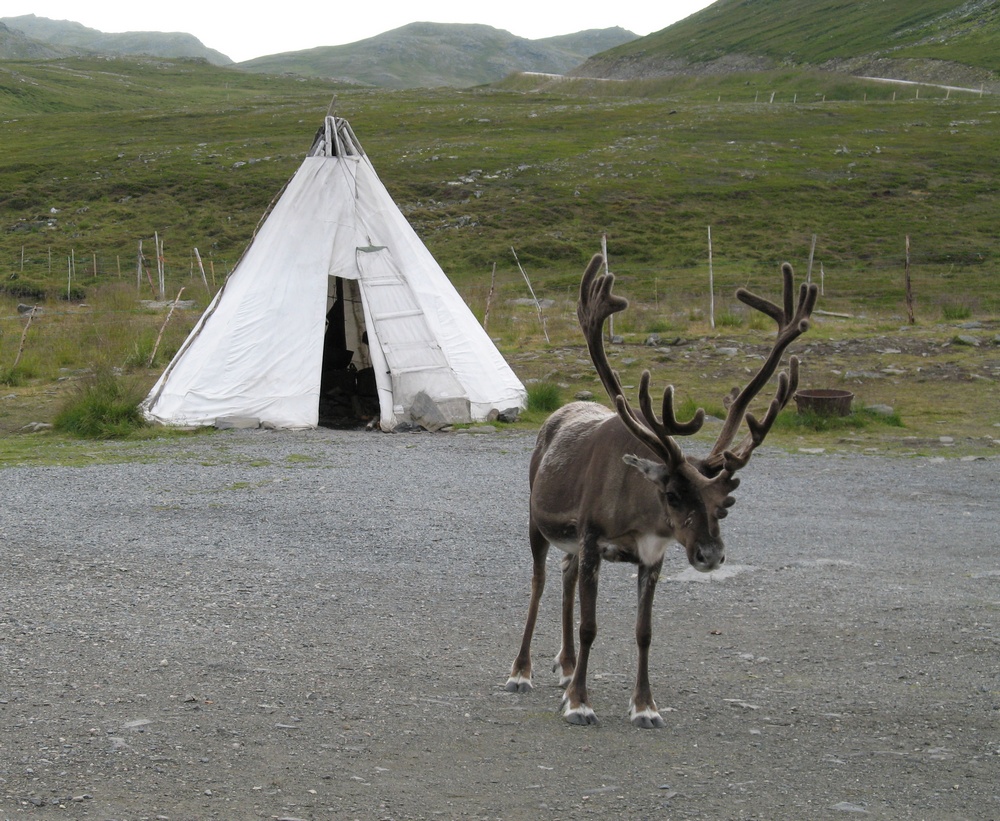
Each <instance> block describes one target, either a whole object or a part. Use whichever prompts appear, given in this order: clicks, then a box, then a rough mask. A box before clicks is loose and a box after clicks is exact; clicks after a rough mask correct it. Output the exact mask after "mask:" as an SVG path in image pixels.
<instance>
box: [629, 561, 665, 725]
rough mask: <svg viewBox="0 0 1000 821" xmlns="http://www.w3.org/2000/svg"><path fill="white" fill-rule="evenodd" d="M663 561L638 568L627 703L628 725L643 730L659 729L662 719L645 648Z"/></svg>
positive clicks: (650, 627) (651, 638) (649, 639)
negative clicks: (634, 659)
mask: <svg viewBox="0 0 1000 821" xmlns="http://www.w3.org/2000/svg"><path fill="white" fill-rule="evenodd" d="M662 567H663V561H662V560H661V561H659V562H657V563H656V564H655V565H653V566H652V567H647V566H646V565H644V564H640V565H639V610H638V613H637V614H636V619H635V643H636V645H638V648H639V665H638V670H637V672H636V677H635V691H634V692H633V693H632V702H631V704H629V718H630V719H631V720H632V724H633V725H634V726H636V727H642V728H643V729H647V730H648V729H650V728H653V727H663V726H664V722H663V719H662V718H660V713H659V711H658V710H657V709H656V703H655V702H654V701H653V694H652V691H651V690H650V689H649V645H650V644H651V643H652V640H653V595H654V594H655V593H656V582H657V581H658V580H659V578H660V569H661V568H662Z"/></svg>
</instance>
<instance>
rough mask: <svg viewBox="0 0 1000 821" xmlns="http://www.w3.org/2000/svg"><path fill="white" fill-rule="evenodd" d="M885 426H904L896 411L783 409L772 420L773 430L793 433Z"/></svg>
mask: <svg viewBox="0 0 1000 821" xmlns="http://www.w3.org/2000/svg"><path fill="white" fill-rule="evenodd" d="M878 426H886V427H894V428H901V427H904V425H903V420H902V419H901V418H900V416H899V414H898V413H895V412H893V413H891V414H881V413H876V412H874V411H870V410H863V409H862V410H858V411H852V412H851V413H849V414H848V415H847V416H834V415H831V414H825V413H816V412H814V411H803V412H797V411H784V412H783V413H781V414H779V415H778V418H777V419H775V420H774V428H773V430H775V431H784V432H786V433H793V432H796V431H815V432H817V433H826V432H828V431H848V430H853V431H856V430H863V429H865V428H871V427H878Z"/></svg>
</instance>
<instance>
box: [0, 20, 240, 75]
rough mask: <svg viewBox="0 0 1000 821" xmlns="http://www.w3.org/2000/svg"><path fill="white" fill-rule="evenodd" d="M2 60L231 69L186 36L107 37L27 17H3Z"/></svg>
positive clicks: (224, 59) (77, 25)
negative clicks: (186, 62) (102, 57)
mask: <svg viewBox="0 0 1000 821" xmlns="http://www.w3.org/2000/svg"><path fill="white" fill-rule="evenodd" d="M0 24H2V25H3V26H4V28H3V29H0V59H5V60H21V59H45V58H48V57H59V56H66V55H68V54H108V55H116V56H117V55H147V56H151V57H172V58H173V57H186V58H196V59H203V60H207V61H208V62H209V63H212V64H214V65H218V66H225V65H232V62H233V61H232V60H230V59H229V58H228V57H227V56H226V55H225V54H222V53H221V52H219V51H216V50H215V49H211V48H208V47H207V46H205V45H204V44H203V43H202V42H201V40H199V39H198V38H197V37H195V36H194V35H192V34H185V33H183V32H160V31H126V32H121V33H117V34H108V33H106V32H103V31H98V30H97V29H92V28H87V27H86V26H84V25H81V24H80V23H74V22H72V21H70V20H50V19H48V18H46V17H36V16H35V15H34V14H26V15H22V16H21V17H2V18H0Z"/></svg>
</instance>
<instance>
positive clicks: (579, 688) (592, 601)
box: [563, 529, 601, 724]
mask: <svg viewBox="0 0 1000 821" xmlns="http://www.w3.org/2000/svg"><path fill="white" fill-rule="evenodd" d="M597 536H598V534H597V532H596V531H594V530H591V529H587V530H585V531H584V533H583V538H582V540H581V544H580V555H579V558H578V560H577V561H578V563H579V587H580V654H579V657H578V658H577V663H576V669H574V670H573V677H572V678H571V679H570V682H569V686H568V687H567V688H566V692H565V694H564V695H563V718H564V719H566V721H568V722H569V723H570V724H596V723H597V715H596V714H595V713H594V711H593V709H591V707H590V701H589V698H588V697H587V664H588V662H589V661H590V648H591V645H593V643H594V639H595V638H596V636H597V580H598V576H599V574H600V567H601V555H600V552H599V551H598V547H597Z"/></svg>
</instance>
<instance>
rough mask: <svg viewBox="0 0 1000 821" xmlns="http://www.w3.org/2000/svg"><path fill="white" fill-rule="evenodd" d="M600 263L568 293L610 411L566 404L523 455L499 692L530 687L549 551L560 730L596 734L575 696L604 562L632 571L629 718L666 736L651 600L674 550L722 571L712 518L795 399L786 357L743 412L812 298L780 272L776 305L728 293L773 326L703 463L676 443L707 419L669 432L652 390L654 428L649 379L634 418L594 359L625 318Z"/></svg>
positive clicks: (669, 413)
mask: <svg viewBox="0 0 1000 821" xmlns="http://www.w3.org/2000/svg"><path fill="white" fill-rule="evenodd" d="M603 266H604V258H603V257H602V256H601V255H600V254H598V255H597V256H595V257H594V258H593V259H592V260H591V261H590V264H589V265H588V266H587V269H586V271H585V272H584V275H583V279H582V281H581V283H580V302H579V305H578V308H577V317H578V318H579V320H580V326H581V328H582V329H583V333H584V336H585V338H586V340H587V348H588V349H589V351H590V357H591V359H592V361H593V363H594V367H595V368H596V370H597V374H598V376H599V377H600V379H601V383H602V384H603V385H604V389H605V390H606V391H607V393H608V395H609V396H610V397H611V400H612V401H613V402H614V405H615V411H617V412H615V411H611V410H609V409H607V408H605V407H603V406H602V405H598V404H596V403H593V402H573V403H571V404H569V405H566V406H564V407H562V408H560V409H559V410H557V411H556V412H555V413H553V414H552V415H551V416H550V417H549V419H548V420H547V421H546V422H545V424H544V425H543V426H542V428H541V430H540V431H539V433H538V438H537V442H536V444H535V450H534V452H533V454H532V457H531V465H530V472H529V484H530V487H531V501H530V515H529V524H528V538H529V542H530V545H531V556H532V561H533V566H532V577H531V600H530V604H529V606H528V618H527V621H526V623H525V626H524V634H523V638H522V640H521V649H520V651H519V652H518V654H517V657H516V658H515V659H514V664H513V666H512V668H511V672H510V678H508V680H507V684H506V687H505V689H506V690H507V691H508V692H517V693H523V692H527V691H528V690H530V689H531V688H532V683H531V673H532V669H531V637H532V634H533V633H534V630H535V621H536V619H537V617H538V605H539V601H540V599H541V596H542V590H543V588H544V586H545V561H546V558H547V556H548V552H549V546H550V545H555V546H556V547H558V548H559V549H560V550H562V551H563V552H564V555H563V558H562V589H563V598H562V647H561V649H560V650H559V655H558V656H556V659H555V665H554V666H553V671H555V670H556V669H557V668H558V669H559V670H560V678H559V684H560V686H562V687H565V688H566V690H565V693H564V695H563V717H564V718H565V719H566V721H568V722H569V723H571V724H594V723H596V721H597V716H596V714H595V713H594V711H593V709H591V707H590V702H589V698H588V694H587V664H588V661H589V660H590V648H591V645H592V644H593V643H594V638H595V636H596V635H597V613H596V609H597V582H598V572H599V570H600V566H601V562H602V561H613V562H630V563H632V564H635V565H638V568H639V572H638V577H639V584H638V588H639V589H638V593H639V603H638V613H637V617H636V626H635V638H636V644H637V645H638V649H639V660H638V670H637V674H636V681H635V689H634V691H633V693H632V698H631V702H630V704H629V717H630V719H631V722H632V724H633V725H634V726H636V727H643V728H652V727H662V726H664V722H663V719H662V718H661V717H660V714H659V712H658V710H657V708H656V704H655V702H654V701H653V696H652V693H651V691H650V687H649V646H650V642H651V639H652V613H653V594H654V592H655V590H656V583H657V581H658V579H659V576H660V570H661V568H662V566H663V557H664V554H665V552H666V550H667V547H668V546H669V544H670V543H671V541H672V540H676V541H677V542H679V543H680V544H681V545H683V547H684V550H685V551H686V552H687V558H688V561H689V562H690V563H691V565H692V566H693V567H694V568H696V569H697V570H700V571H702V572H706V573H707V572H709V571H711V570H715V569H716V568H717V567H719V566H720V565H722V563H723V562H725V560H726V552H725V546H724V544H723V541H722V538H721V536H720V530H719V520H720V519H723V518H725V516H726V514H727V513H728V512H729V508H730V507H732V505H733V504H734V503H735V501H736V500H735V499H734V498H733V496H732V495H731V494H732V493H733V491H735V490H736V488H737V486H738V485H739V483H740V480H739V479H738V478H737V477H736V476H735V474H736V472H737V471H738V470H740V469H741V468H743V467H744V466H745V465H746V464H747V462H749V460H750V456H751V454H752V453H753V451H754V449H755V448H757V447H758V446H759V445H760V443H761V442H763V441H764V437H765V436H767V433H768V431H769V430H770V429H771V426H772V425H773V424H774V420H775V418H776V417H777V416H778V413H779V412H780V411H781V409H782V408H784V407H785V405H786V404H787V403H788V400H789V399H790V398H791V396H792V395H793V394H794V393H795V389H796V386H797V385H798V373H799V367H798V365H799V363H798V359H797V358H796V357H794V356H793V357H791V358H790V361H789V366H788V371H787V372H781V373H780V374H779V377H778V386H777V390H776V392H775V394H774V398H773V399H772V400H771V403H770V406H769V407H768V409H767V412H766V414H765V415H764V418H763V419H761V420H759V421H758V419H757V418H756V417H754V416H753V415H752V414H750V413H748V412H747V411H748V408H749V405H750V402H751V401H752V400H753V398H754V397H755V396H756V395H757V394H758V393H759V392H760V391H761V389H762V388H763V387H764V386H765V384H767V382H768V381H769V380H770V379H771V377H772V376H773V375H774V372H775V371H776V370H777V368H778V365H779V363H780V362H781V357H782V355H783V354H784V352H785V349H786V348H788V346H789V345H790V344H791V343H792V341H793V340H795V339H796V338H797V337H799V336H800V335H801V334H803V333H804V332H805V331H806V330H807V329H808V327H809V316H810V315H811V313H812V310H813V308H814V306H815V304H816V297H817V293H818V289H817V287H816V286H815V285H806V284H805V283H803V284H802V286H801V288H800V289H799V295H798V302H797V304H793V301H794V282H793V273H792V267H791V265H789V264H788V263H785V264H784V265H782V267H781V273H782V277H783V284H784V294H783V304H782V306H780V307H779V306H778V305H775V304H774V303H772V302H770V301H768V300H766V299H764V298H762V297H759V296H757V295H756V294H753V293H750V292H749V291H747V290H746V289H743V288H740V289H739V290H737V291H736V296H737V298H738V299H739V300H740V301H741V302H743V303H745V304H746V305H748V306H750V307H751V308H753V309H755V310H758V311H761V312H763V313H765V314H767V315H768V316H769V317H771V318H772V319H774V320H775V321H776V322H777V325H778V334H777V339H776V340H775V342H774V346H773V347H772V349H771V352H770V353H769V354H768V356H767V358H766V359H765V361H764V364H763V365H762V366H761V368H760V370H759V371H758V372H757V373H756V374H755V375H754V377H753V378H752V379H751V380H750V381H749V382H748V383H747V385H746V387H744V388H743V389H742V390H739V389H737V388H733V389H732V391H731V392H730V394H729V395H728V396H727V397H726V399H725V404H726V407H727V414H726V418H725V420H724V422H723V425H722V431H721V432H720V434H719V437H718V439H717V440H716V442H715V445H714V446H713V447H712V450H711V451H710V452H709V454H708V455H707V456H706V457H704V458H697V457H692V456H685V455H684V453H682V451H681V447H680V445H678V444H677V442H676V440H675V437H678V436H690V435H691V434H694V433H697V432H698V430H699V429H700V428H701V427H702V425H703V423H704V421H705V411H704V410H703V409H701V408H699V409H698V410H697V411H696V413H695V414H694V416H693V417H692V418H691V420H690V421H687V422H679V421H678V420H677V418H676V416H675V412H674V388H673V386H672V385H670V386H668V387H667V388H666V389H665V390H664V392H663V404H662V411H661V418H657V416H656V414H655V413H654V411H653V408H652V402H651V400H650V395H649V379H650V377H649V371H645V372H644V373H643V374H642V378H641V380H640V383H639V407H640V412H639V413H637V412H636V411H635V410H634V409H633V408H632V406H631V405H629V403H628V402H627V401H626V400H625V397H624V391H623V390H622V386H621V382H620V381H619V379H618V375H617V374H616V373H615V371H614V370H613V369H612V368H611V365H610V363H609V362H608V357H607V354H606V352H605V350H604V342H603V338H602V337H603V329H604V322H605V320H606V319H607V318H608V317H609V316H611V315H612V314H615V313H618V312H619V311H622V310H624V309H625V308H626V307H628V301H627V300H626V299H624V298H622V297H620V296H617V295H615V294H612V292H611V291H612V287H613V285H614V275H613V274H611V273H605V274H601V273H600V272H601V269H602V267H603ZM744 419H746V422H747V428H748V432H747V433H746V435H745V436H744V438H743V439H742V440H741V441H740V443H739V444H738V445H737V446H736V447H732V444H733V441H734V440H735V438H736V435H737V433H738V431H739V429H740V427H741V425H742V422H743V420H744ZM577 585H579V590H580V653H579V656H577V653H576V647H575V644H574V637H573V610H574V599H575V592H576V588H577Z"/></svg>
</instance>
